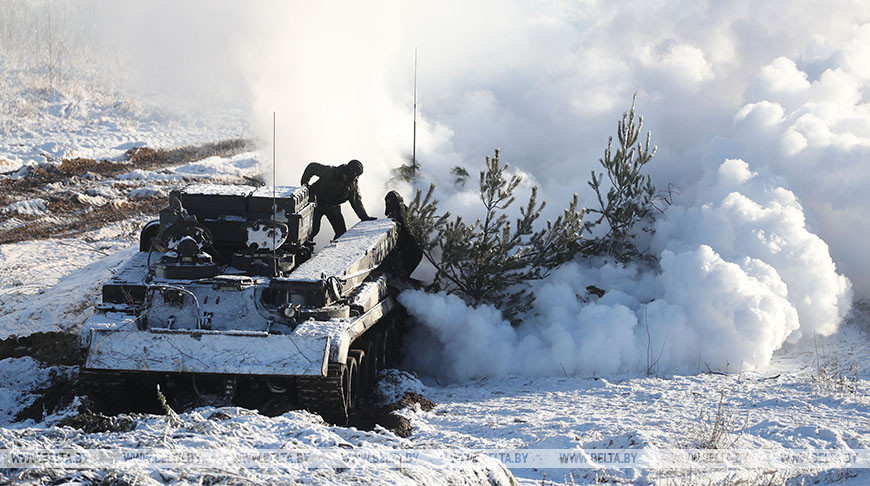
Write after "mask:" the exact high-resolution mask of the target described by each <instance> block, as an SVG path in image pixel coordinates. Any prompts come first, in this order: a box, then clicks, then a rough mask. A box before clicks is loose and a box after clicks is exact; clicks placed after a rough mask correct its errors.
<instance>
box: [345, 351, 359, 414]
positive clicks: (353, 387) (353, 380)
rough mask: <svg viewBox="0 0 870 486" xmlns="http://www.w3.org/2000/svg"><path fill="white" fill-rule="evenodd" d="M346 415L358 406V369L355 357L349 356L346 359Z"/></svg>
mask: <svg viewBox="0 0 870 486" xmlns="http://www.w3.org/2000/svg"><path fill="white" fill-rule="evenodd" d="M347 377H348V380H347V391H346V395H345V396H346V397H347V413H348V415H350V414H351V413H353V412H355V411H356V410H357V409H358V408H359V405H360V391H361V390H362V387H361V386H360V367H359V364H358V361H357V360H356V356H354V355H352V354H349V355H348V357H347Z"/></svg>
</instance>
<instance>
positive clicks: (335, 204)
mask: <svg viewBox="0 0 870 486" xmlns="http://www.w3.org/2000/svg"><path fill="white" fill-rule="evenodd" d="M362 173H363V165H362V162H360V161H359V160H356V159H354V160H351V161H350V162H348V163H346V164H342V165H339V166H331V165H323V164H318V163H317V162H312V163H310V164H308V167H306V168H305V172H303V173H302V185H304V186H308V190H309V193H310V194H311V196H313V197H314V201H315V202H316V203H317V206H315V208H314V223H313V226H312V228H311V237H312V238H313V237H314V236H315V235H316V234H317V233H319V232H320V220H321V218H323V216H324V215H326V219H328V220H329V224H331V225H332V229H333V230H334V231H335V236H334V238H338V237H339V236H341V235H342V234H344V232H345V231H347V226H346V225H345V224H344V216H342V215H341V204H342V203H344V202H345V201H350V207H352V208H353V211H354V212H355V213H356V215H357V216H358V217H359V219H360V220H362V221H372V220H375V219H377V218H375V217H373V216H369V215H368V213H366V208H365V207H364V206H363V203H362V198H361V197H360V194H359V184H358V179H359V176H360V175H362ZM313 176H317V180H316V181H314V183H313V184H310V185H309V184H308V182H309V181H310V180H311V178H312V177H313Z"/></svg>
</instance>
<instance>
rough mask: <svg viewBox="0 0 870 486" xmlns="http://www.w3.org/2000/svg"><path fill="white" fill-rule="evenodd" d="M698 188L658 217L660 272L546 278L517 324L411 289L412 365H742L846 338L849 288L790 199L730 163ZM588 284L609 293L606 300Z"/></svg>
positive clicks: (480, 370)
mask: <svg viewBox="0 0 870 486" xmlns="http://www.w3.org/2000/svg"><path fill="white" fill-rule="evenodd" d="M697 194H699V196H698V197H697V198H696V200H687V201H681V202H680V203H679V204H680V205H675V206H673V207H671V208H670V210H669V211H668V212H667V213H666V215H665V216H664V217H662V218H661V219H660V220H659V221H658V222H657V225H656V234H655V237H654V239H653V241H652V249H653V250H654V252H655V253H657V254H659V255H660V256H661V260H660V268H659V269H658V270H655V271H653V270H648V269H641V268H638V267H635V266H628V267H624V266H619V265H614V264H607V263H602V262H590V261H583V260H578V261H575V262H573V263H571V264H569V265H566V266H564V267H563V268H561V269H559V270H557V271H556V272H554V274H553V275H552V276H551V277H550V278H548V279H546V280H544V281H542V282H539V283H537V284H535V288H534V291H535V295H536V296H537V301H536V303H535V306H534V309H533V312H532V313H530V315H529V316H527V319H526V320H525V321H524V322H523V323H522V325H520V326H519V327H517V328H514V327H512V326H511V325H510V324H509V323H508V322H506V321H505V320H503V319H502V317H501V314H500V313H499V312H498V311H497V310H496V309H494V308H493V307H490V306H485V305H484V306H479V307H476V308H472V307H469V306H467V305H466V304H465V303H464V302H463V301H462V300H461V299H459V298H458V297H455V296H451V295H446V294H443V293H442V294H435V295H432V294H426V293H424V292H419V291H409V292H405V293H404V294H402V295H401V296H400V301H401V302H402V304H404V305H405V306H406V307H408V309H409V310H410V312H411V313H412V315H414V316H415V317H416V318H417V319H418V320H419V321H420V322H421V323H422V326H421V328H420V329H417V330H415V331H414V334H413V336H412V338H411V342H412V347H413V352H411V353H409V356H410V358H409V361H410V364H411V365H412V366H413V367H415V368H417V369H420V370H422V371H424V372H426V373H430V374H436V375H446V376H447V377H448V378H450V379H452V380H456V381H465V380H469V379H472V378H476V377H481V376H498V375H505V374H519V375H536V376H539V375H561V374H563V373H568V374H576V373H583V374H612V373H633V372H646V371H652V372H681V373H685V372H696V371H698V370H700V369H705V368H706V366H710V367H711V368H713V369H721V370H730V371H734V370H737V369H739V368H743V369H745V368H747V367H754V368H757V367H763V366H766V365H767V364H768V363H769V362H770V358H771V356H772V353H773V352H774V351H775V350H776V349H778V348H780V347H781V346H782V345H783V344H784V343H785V342H786V341H792V342H798V341H800V340H801V338H810V337H812V336H813V335H816V334H820V335H823V336H827V335H830V334H832V333H833V332H835V331H836V330H837V326H838V325H839V324H840V322H841V321H842V320H843V318H844V317H845V315H846V313H847V312H848V310H849V308H850V305H851V299H852V293H851V285H850V283H849V280H848V279H847V278H845V277H844V276H842V275H840V274H839V273H837V269H836V266H835V265H834V263H833V261H832V259H831V256H830V253H829V251H828V247H827V245H826V244H825V243H824V242H823V241H822V240H821V239H820V238H819V237H818V236H816V235H815V234H813V233H812V232H810V231H809V230H808V229H807V226H806V221H805V218H804V214H803V209H802V207H801V205H800V203H799V202H798V200H797V198H796V197H795V195H794V194H793V193H792V192H791V191H789V190H788V189H786V188H785V187H783V186H782V185H781V183H780V182H779V181H777V180H776V179H775V178H771V177H766V176H763V175H759V174H758V173H756V172H752V171H751V170H750V169H749V166H748V164H746V163H745V162H743V161H741V160H726V161H725V162H724V163H722V164H721V165H720V166H719V167H718V168H717V169H716V170H715V171H712V173H710V174H708V175H707V176H705V178H704V179H703V181H702V183H701V184H700V185H699V187H698V191H697ZM808 269H812V270H811V271H807V270H808ZM589 285H595V286H597V287H600V288H602V289H605V290H607V293H606V294H605V295H604V296H603V297H601V298H600V299H599V298H595V297H594V296H591V295H589V294H588V293H587V291H586V290H585V289H586V287H587V286H589ZM702 366H703V367H704V368H702Z"/></svg>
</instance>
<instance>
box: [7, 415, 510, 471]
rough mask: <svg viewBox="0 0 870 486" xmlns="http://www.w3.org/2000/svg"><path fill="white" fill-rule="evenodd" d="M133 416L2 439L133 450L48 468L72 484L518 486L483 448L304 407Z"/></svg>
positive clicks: (10, 433) (23, 444)
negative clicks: (429, 451)
mask: <svg viewBox="0 0 870 486" xmlns="http://www.w3.org/2000/svg"><path fill="white" fill-rule="evenodd" d="M132 420H133V423H134V426H135V427H134V430H132V431H129V432H112V431H109V432H103V433H95V434H87V433H84V432H81V431H78V430H74V429H71V428H68V427H51V428H48V429H46V430H41V429H23V430H11V429H2V428H0V447H3V448H6V449H11V450H20V449H22V448H38V449H39V450H47V449H48V450H51V449H59V450H70V449H73V450H76V451H80V452H87V451H88V450H93V449H102V450H109V451H114V452H117V451H118V450H123V451H127V452H129V453H130V456H129V458H128V459H126V460H125V462H124V463H123V464H119V465H116V466H115V468H114V469H112V468H108V469H109V470H106V469H104V468H100V469H90V470H87V469H85V470H82V469H80V468H78V467H77V468H71V469H69V470H64V469H62V468H52V469H50V470H49V472H50V473H51V477H52V478H53V479H57V478H59V477H60V478H64V480H65V481H61V482H70V483H87V484H90V483H92V482H101V480H109V479H112V478H115V479H116V481H117V479H118V478H120V479H121V481H122V482H124V483H130V484H165V483H168V482H171V483H179V484H203V483H209V484H212V483H215V482H218V483H224V482H226V483H231V484H297V483H304V484H391V485H405V484H407V485H416V484H432V485H440V484H443V485H447V484H450V485H476V484H479V485H505V486H507V485H510V484H516V482H515V480H514V478H513V476H512V475H511V473H510V472H509V471H508V470H507V469H506V468H505V467H504V465H502V464H501V463H500V462H499V461H498V460H497V459H494V458H491V457H482V456H481V457H479V458H478V460H477V461H475V462H468V463H465V464H460V465H457V466H455V467H443V465H442V464H440V463H439V462H438V461H437V460H433V459H432V458H429V457H427V456H426V455H424V454H422V452H424V451H415V450H414V449H413V446H414V444H413V443H412V442H411V441H409V440H407V439H401V438H399V437H397V436H395V435H393V434H391V433H389V432H386V431H384V430H383V429H381V431H380V432H364V431H360V430H357V429H354V428H345V427H332V426H328V425H325V424H324V423H323V422H322V421H321V419H320V417H318V416H316V415H313V414H311V413H308V412H304V411H293V412H288V413H286V414H284V415H282V416H280V417H273V418H270V417H265V416H263V415H259V414H257V413H256V412H253V411H249V410H245V409H241V408H232V407H225V408H218V409H216V408H211V407H206V408H200V409H197V410H194V411H191V412H189V413H182V414H180V423H172V422H171V421H170V420H169V419H168V418H167V417H165V416H153V415H152V416H145V417H141V418H133V419H132ZM37 444H38V445H37ZM137 454H138V455H139V457H141V459H139V458H137ZM243 454H245V455H243ZM270 454H273V455H274V457H275V460H270V459H269V457H270V456H269V455H270ZM167 455H168V456H169V457H170V458H171V459H165V460H164V461H165V462H170V463H173V462H174V463H179V464H189V466H188V467H175V468H173V467H155V466H154V465H153V464H150V463H149V460H148V459H147V457H149V456H151V457H167ZM400 455H401V456H400ZM397 458H400V460H399V459H397ZM384 459H391V462H389V463H386V462H385V461H384ZM18 472H20V473H21V474H27V475H29V476H30V477H32V476H33V475H37V474H39V473H40V471H38V470H33V469H32V470H19V471H14V470H13V471H11V473H12V474H15V473H18Z"/></svg>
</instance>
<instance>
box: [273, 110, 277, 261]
mask: <svg viewBox="0 0 870 486" xmlns="http://www.w3.org/2000/svg"><path fill="white" fill-rule="evenodd" d="M275 118H276V112H274V111H273V112H272V223H273V224H272V265H274V266H275V274H276V275H277V274H278V249H277V248H275V246H276V240H277V232H278V231H277V222H278V203H277V202H276V200H277V198H276V193H275V191H276V187H277V185H278V169H277V164H276V163H275V160H276V157H275V154H276V153H277V151H276V149H275Z"/></svg>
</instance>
